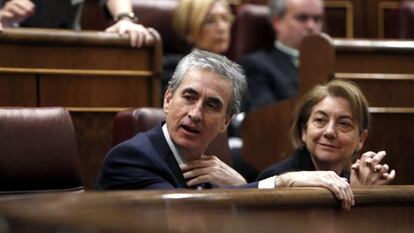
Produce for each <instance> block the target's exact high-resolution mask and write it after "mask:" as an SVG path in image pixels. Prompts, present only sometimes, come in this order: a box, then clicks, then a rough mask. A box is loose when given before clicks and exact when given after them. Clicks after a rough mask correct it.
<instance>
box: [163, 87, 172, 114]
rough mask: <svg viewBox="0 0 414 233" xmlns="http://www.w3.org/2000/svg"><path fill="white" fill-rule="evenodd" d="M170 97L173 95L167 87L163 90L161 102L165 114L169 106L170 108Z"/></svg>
mask: <svg viewBox="0 0 414 233" xmlns="http://www.w3.org/2000/svg"><path fill="white" fill-rule="evenodd" d="M172 97H173V93H172V90H171V88H168V89H167V90H166V91H165V95H164V103H163V108H164V113H165V115H167V114H168V111H169V108H170V102H171V99H172Z"/></svg>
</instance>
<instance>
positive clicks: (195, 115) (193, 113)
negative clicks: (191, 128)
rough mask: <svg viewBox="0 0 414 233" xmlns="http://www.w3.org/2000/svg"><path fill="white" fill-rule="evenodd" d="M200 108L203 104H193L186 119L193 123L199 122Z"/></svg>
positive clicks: (200, 116) (200, 117)
mask: <svg viewBox="0 0 414 233" xmlns="http://www.w3.org/2000/svg"><path fill="white" fill-rule="evenodd" d="M202 107H203V103H202V102H201V101H199V102H197V103H196V104H194V105H193V106H192V107H191V109H190V111H189V112H188V117H189V118H190V119H191V120H192V121H194V122H197V121H200V120H201V119H202V115H203V114H202Z"/></svg>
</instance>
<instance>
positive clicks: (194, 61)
mask: <svg viewBox="0 0 414 233" xmlns="http://www.w3.org/2000/svg"><path fill="white" fill-rule="evenodd" d="M192 68H196V69H201V70H208V71H211V72H214V73H216V74H218V75H219V76H220V77H222V78H223V79H225V80H228V81H230V82H231V83H232V86H233V94H232V96H231V99H230V104H229V108H228V109H227V113H228V114H229V115H233V114H236V113H238V112H239V111H240V105H241V101H242V99H243V96H244V94H245V93H246V89H247V83H246V78H245V76H244V73H243V70H242V68H241V66H240V65H238V64H236V63H234V62H232V61H230V60H229V59H227V58H226V57H224V56H222V55H219V54H216V53H211V52H207V51H203V50H198V49H195V50H194V51H193V52H191V53H190V54H188V55H187V56H185V57H184V58H183V59H181V61H180V62H179V63H178V66H177V68H176V69H175V71H174V74H173V77H172V79H171V80H170V82H169V83H168V87H169V88H170V89H171V90H172V92H173V93H174V92H175V91H176V90H177V88H178V87H179V86H180V84H181V82H182V80H183V78H184V76H185V74H186V73H187V72H188V71H189V70H190V69H192Z"/></svg>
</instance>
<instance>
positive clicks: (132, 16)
mask: <svg viewBox="0 0 414 233" xmlns="http://www.w3.org/2000/svg"><path fill="white" fill-rule="evenodd" d="M125 18H127V19H129V20H131V21H132V22H134V23H137V22H138V17H137V16H136V15H135V14H134V12H123V13H120V14H118V15H116V16H115V17H114V20H115V22H118V21H119V20H121V19H125Z"/></svg>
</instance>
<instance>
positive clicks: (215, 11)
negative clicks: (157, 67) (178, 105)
mask: <svg viewBox="0 0 414 233" xmlns="http://www.w3.org/2000/svg"><path fill="white" fill-rule="evenodd" d="M232 22H233V15H232V13H231V10H230V7H229V5H228V3H227V1H225V0H181V1H180V2H179V4H178V6H177V9H176V11H175V12H174V18H173V27H174V30H175V31H176V33H177V34H178V35H179V36H180V37H181V39H182V40H183V41H184V43H185V44H186V46H187V49H186V51H183V53H182V54H165V56H164V72H163V75H162V84H161V85H162V93H164V92H165V90H166V88H167V86H168V81H169V80H170V79H171V77H172V74H173V71H174V70H175V67H176V66H177V64H178V61H179V60H180V59H181V58H182V57H184V56H185V55H186V54H187V53H189V52H190V51H191V50H192V49H201V50H206V51H209V52H214V53H218V54H224V53H226V52H227V50H228V49H229V46H230V31H231V25H232Z"/></svg>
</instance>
